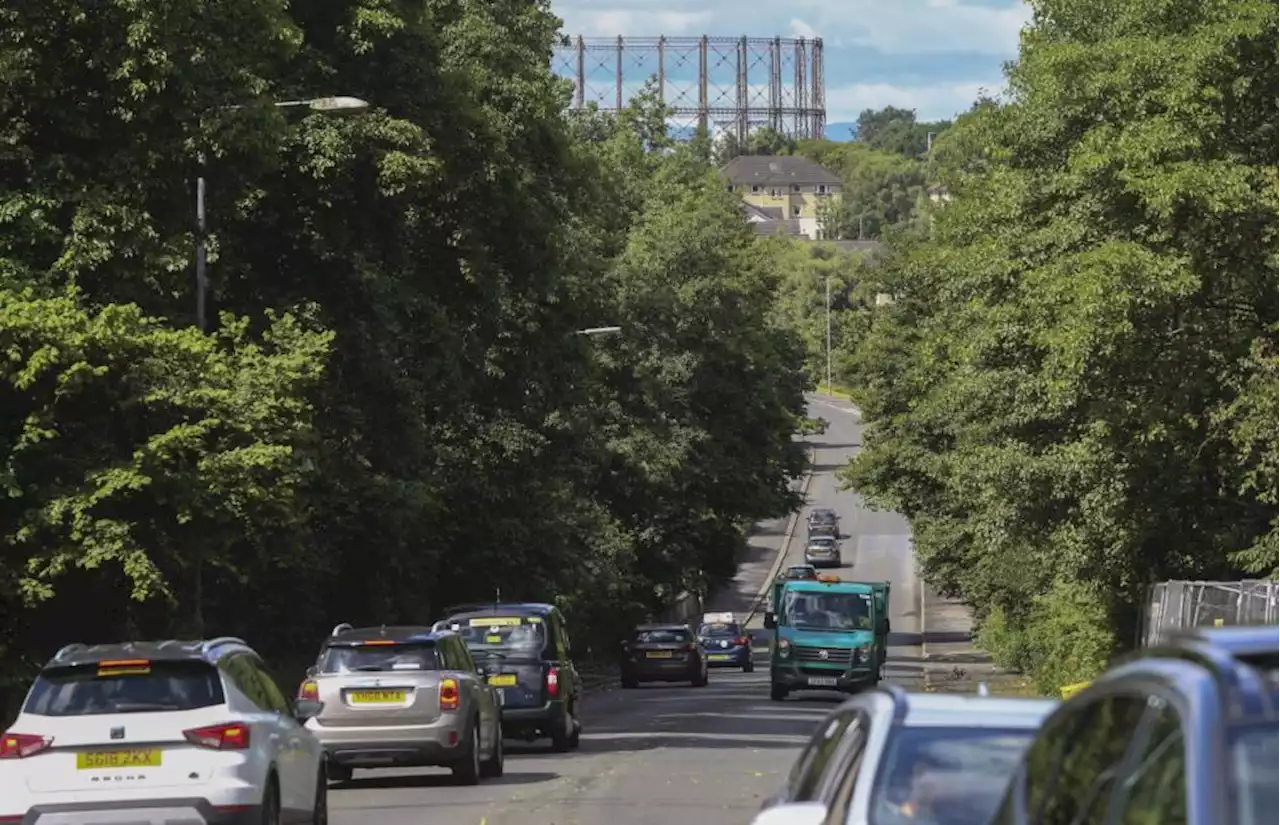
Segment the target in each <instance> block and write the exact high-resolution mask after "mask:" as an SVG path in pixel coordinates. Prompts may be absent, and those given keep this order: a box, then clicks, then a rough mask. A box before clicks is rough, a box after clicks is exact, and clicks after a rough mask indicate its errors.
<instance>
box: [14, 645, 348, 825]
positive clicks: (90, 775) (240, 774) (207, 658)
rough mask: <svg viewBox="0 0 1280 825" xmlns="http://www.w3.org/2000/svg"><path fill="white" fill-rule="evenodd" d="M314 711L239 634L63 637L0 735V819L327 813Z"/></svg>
mask: <svg viewBox="0 0 1280 825" xmlns="http://www.w3.org/2000/svg"><path fill="white" fill-rule="evenodd" d="M319 710H320V706H319V705H318V704H317V703H315V702H308V701H300V702H297V703H296V704H294V705H292V706H291V705H290V703H289V701H288V700H287V699H285V697H284V694H282V693H281V692H280V689H279V688H278V687H277V686H276V684H275V682H274V681H272V679H271V677H270V676H269V675H268V674H267V670H266V667H265V666H264V665H263V663H262V660H261V659H260V658H258V654H257V653H255V652H254V651H253V649H252V648H250V647H249V646H248V645H246V644H245V643H244V642H243V641H242V640H240V639H236V638H232V637H222V638H218V639H210V640H208V641H161V642H124V643H120V644H104V645H95V646H93V647H89V646H87V645H83V644H71V645H67V646H66V647H64V648H62V650H60V651H58V653H57V655H55V656H54V657H53V659H51V660H50V661H49V662H48V663H46V664H45V666H44V667H43V668H41V670H40V674H39V675H38V676H37V677H36V680H35V683H34V684H33V685H32V686H31V690H30V692H29V693H28V694H27V698H26V701H25V702H24V703H23V706H22V710H21V712H20V713H19V714H18V718H17V719H16V720H14V723H13V727H11V728H10V729H9V730H8V731H6V732H5V733H4V734H3V735H0V789H3V790H2V792H0V822H11V823H15V825H16V824H17V823H27V824H28V825H29V824H30V823H37V822H38V823H42V825H43V823H101V822H112V823H161V822H165V823H169V822H172V823H179V822H181V823H203V822H226V823H250V822H253V823H261V822H279V821H280V818H281V816H282V815H286V816H293V817H294V819H295V821H298V822H308V823H310V822H325V821H326V814H327V811H328V805H327V799H328V783H326V782H325V774H324V759H325V755H324V749H323V748H322V747H321V746H320V743H319V742H317V741H316V739H315V737H314V736H312V735H311V734H310V733H308V732H307V731H306V730H305V729H304V728H303V726H302V724H301V723H300V721H299V720H305V719H307V718H308V717H309V716H310V715H312V714H314V713H316V712H317V711H319Z"/></svg>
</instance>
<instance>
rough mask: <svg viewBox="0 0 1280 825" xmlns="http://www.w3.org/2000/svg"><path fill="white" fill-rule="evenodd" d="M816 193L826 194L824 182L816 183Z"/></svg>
mask: <svg viewBox="0 0 1280 825" xmlns="http://www.w3.org/2000/svg"><path fill="white" fill-rule="evenodd" d="M818 194H819V195H825V194H827V185H826V184H825V183H820V184H818Z"/></svg>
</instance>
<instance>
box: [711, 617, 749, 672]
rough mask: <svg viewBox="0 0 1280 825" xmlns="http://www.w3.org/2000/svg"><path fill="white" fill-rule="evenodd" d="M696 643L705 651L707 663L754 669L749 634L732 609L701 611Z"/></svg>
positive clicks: (744, 669)
mask: <svg viewBox="0 0 1280 825" xmlns="http://www.w3.org/2000/svg"><path fill="white" fill-rule="evenodd" d="M698 643H699V644H700V645H702V650H703V652H704V653H705V654H706V657H707V667H740V668H742V672H743V673H751V672H752V671H754V670H755V662H754V661H753V659H752V653H751V636H750V635H749V634H748V633H747V631H746V630H744V629H743V627H742V625H741V624H739V623H738V622H737V620H736V619H734V616H733V613H707V614H706V615H704V616H703V617H702V624H701V625H700V626H699V627H698Z"/></svg>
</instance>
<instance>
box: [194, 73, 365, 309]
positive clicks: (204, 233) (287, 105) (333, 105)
mask: <svg viewBox="0 0 1280 825" xmlns="http://www.w3.org/2000/svg"><path fill="white" fill-rule="evenodd" d="M271 105H272V106H275V107H276V108H277V109H310V110H311V111H313V112H319V113H321V114H326V115H328V114H335V115H336V114H354V113H356V112H363V111H366V110H367V109H368V108H369V102H368V101H366V100H361V99H360V98H358V97H342V96H339V97H317V98H312V99H310V100H280V101H276V102H275V103H272V104H271ZM243 108H245V106H244V104H238V105H235V106H224V107H222V108H221V109H220V110H219V111H235V110H237V109H243ZM198 161H199V163H200V176H199V177H198V178H196V328H197V329H199V330H200V331H201V332H208V331H209V322H208V315H207V311H206V304H207V302H208V295H209V272H208V266H209V248H208V237H209V225H208V220H207V217H206V213H205V207H204V193H205V182H204V180H205V175H204V169H205V156H204V152H201V153H200V155H199V157H198Z"/></svg>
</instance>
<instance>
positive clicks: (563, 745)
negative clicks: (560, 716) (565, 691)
mask: <svg viewBox="0 0 1280 825" xmlns="http://www.w3.org/2000/svg"><path fill="white" fill-rule="evenodd" d="M575 727H576V722H575V721H574V718H573V706H572V705H568V706H566V707H565V709H564V724H562V725H560V727H559V728H558V729H557V730H554V731H552V733H551V750H553V751H554V752H556V753H564V752H565V751H567V750H569V748H570V747H571V744H572V743H571V742H570V739H572V737H573V731H574V729H575Z"/></svg>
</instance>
